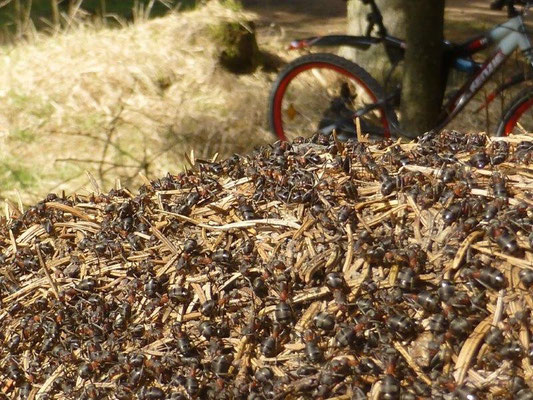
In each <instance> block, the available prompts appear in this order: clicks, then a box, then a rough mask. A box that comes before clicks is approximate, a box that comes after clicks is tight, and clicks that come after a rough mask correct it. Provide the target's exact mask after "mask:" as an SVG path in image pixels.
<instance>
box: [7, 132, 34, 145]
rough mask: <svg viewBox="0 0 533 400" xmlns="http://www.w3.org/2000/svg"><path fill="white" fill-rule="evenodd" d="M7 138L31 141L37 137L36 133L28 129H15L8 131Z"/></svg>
mask: <svg viewBox="0 0 533 400" xmlns="http://www.w3.org/2000/svg"><path fill="white" fill-rule="evenodd" d="M9 139H10V140H15V141H18V142H22V143H32V142H34V141H35V140H36V139H37V135H36V134H35V132H34V131H32V130H30V129H16V130H14V131H12V132H10V133H9Z"/></svg>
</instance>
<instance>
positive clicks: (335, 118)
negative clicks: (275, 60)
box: [272, 61, 390, 140]
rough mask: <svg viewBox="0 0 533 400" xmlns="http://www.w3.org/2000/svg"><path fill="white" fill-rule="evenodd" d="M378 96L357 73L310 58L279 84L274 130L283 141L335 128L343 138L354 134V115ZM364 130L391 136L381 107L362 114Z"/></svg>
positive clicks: (375, 135)
mask: <svg viewBox="0 0 533 400" xmlns="http://www.w3.org/2000/svg"><path fill="white" fill-rule="evenodd" d="M376 101H377V97H376V95H375V94H374V92H373V91H372V90H370V88H369V87H368V85H367V84H366V83H365V82H364V80H362V79H361V78H359V77H358V76H357V75H355V74H353V73H352V72H350V71H348V70H347V69H345V68H342V67H339V66H337V65H334V64H331V63H328V62H321V61H311V62H309V63H305V64H302V65H299V66H296V67H295V68H294V69H292V70H291V71H290V73H288V74H287V75H286V76H285V77H284V78H283V79H282V81H281V82H280V83H279V85H278V88H277V91H276V93H275V96H274V99H273V115H272V123H273V129H274V131H275V133H276V134H277V136H278V138H279V139H280V140H292V139H294V138H295V137H298V136H310V135H311V134H313V133H315V132H317V131H321V132H322V133H325V134H330V133H332V132H333V130H334V131H335V132H336V133H337V135H338V136H339V137H340V138H341V139H348V138H349V137H355V135H356V125H355V121H354V119H353V115H354V113H355V112H356V111H357V110H361V109H363V108H364V107H368V106H369V105H372V104H374V103H375V102H376ZM360 123H361V131H362V133H363V134H366V133H368V134H370V135H371V137H373V138H378V137H379V138H382V137H383V136H385V137H389V136H390V134H389V124H388V120H387V118H386V116H385V113H384V112H383V110H382V109H376V110H373V111H369V112H367V113H365V114H364V115H362V116H361V117H360Z"/></svg>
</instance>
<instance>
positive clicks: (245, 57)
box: [210, 21, 262, 74]
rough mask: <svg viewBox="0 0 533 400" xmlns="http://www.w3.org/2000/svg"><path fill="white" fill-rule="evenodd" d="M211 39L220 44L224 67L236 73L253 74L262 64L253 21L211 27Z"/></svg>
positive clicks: (225, 23) (220, 56)
mask: <svg viewBox="0 0 533 400" xmlns="http://www.w3.org/2000/svg"><path fill="white" fill-rule="evenodd" d="M210 33H211V37H212V38H213V40H214V41H215V42H217V43H218V45H219V46H218V47H219V49H220V54H219V60H220V63H221V64H222V66H224V67H225V68H226V69H227V70H229V71H231V72H234V73H238V74H241V73H251V72H253V71H255V69H256V68H257V67H258V66H259V65H260V64H261V60H262V58H261V52H260V51H259V47H258V45H257V41H256V38H255V26H254V23H253V22H252V21H242V22H241V21H236V22H224V23H221V24H218V25H215V26H211V27H210Z"/></svg>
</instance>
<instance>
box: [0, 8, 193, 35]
mask: <svg viewBox="0 0 533 400" xmlns="http://www.w3.org/2000/svg"><path fill="white" fill-rule="evenodd" d="M197 2H199V0H0V32H1V36H0V42H1V43H4V44H5V43H8V42H10V41H12V40H13V39H16V38H19V37H20V36H25V35H26V36H27V35H28V34H31V32H32V31H35V30H37V31H39V30H56V29H58V28H60V27H67V26H69V25H71V24H72V22H73V20H80V19H85V20H91V21H92V22H93V23H101V24H105V25H108V26H113V25H114V26H121V25H124V23H127V22H131V21H136V20H138V19H140V18H143V19H146V18H149V17H158V16H163V15H165V14H166V13H168V12H169V10H187V9H191V8H194V7H195V6H196V5H197Z"/></svg>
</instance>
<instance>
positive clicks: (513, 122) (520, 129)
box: [503, 98, 533, 136]
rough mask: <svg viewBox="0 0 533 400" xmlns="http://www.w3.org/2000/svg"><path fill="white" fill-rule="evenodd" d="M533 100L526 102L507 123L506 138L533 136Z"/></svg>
mask: <svg viewBox="0 0 533 400" xmlns="http://www.w3.org/2000/svg"><path fill="white" fill-rule="evenodd" d="M532 106H533V98H530V99H528V100H525V101H524V102H523V103H521V104H520V105H519V106H518V107H516V109H515V111H514V112H513V114H512V115H511V117H510V118H509V119H508V120H507V121H506V122H505V127H504V130H503V134H504V136H508V135H511V134H513V133H515V134H532V133H533V110H532V109H531V107H532Z"/></svg>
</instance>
